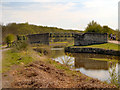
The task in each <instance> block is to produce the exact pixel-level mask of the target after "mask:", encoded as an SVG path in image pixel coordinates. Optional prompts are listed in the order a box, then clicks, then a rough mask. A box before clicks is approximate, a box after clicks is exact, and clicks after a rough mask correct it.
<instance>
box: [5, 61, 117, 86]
mask: <svg viewBox="0 0 120 90" xmlns="http://www.w3.org/2000/svg"><path fill="white" fill-rule="evenodd" d="M76 73H80V72H77V71H76ZM10 74H11V78H12V80H11V84H10V85H8V86H9V87H12V88H115V86H111V85H107V84H104V83H102V82H100V81H99V80H97V79H88V77H87V76H85V75H83V74H81V76H78V75H77V74H67V73H66V72H65V71H64V70H60V69H56V68H55V67H53V66H52V65H51V64H48V63H45V62H43V61H35V62H33V63H31V64H29V65H27V66H24V67H23V68H22V69H20V70H13V71H12V73H9V75H10ZM3 79H4V78H3ZM6 84H7V83H6Z"/></svg>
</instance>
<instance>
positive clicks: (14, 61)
mask: <svg viewBox="0 0 120 90" xmlns="http://www.w3.org/2000/svg"><path fill="white" fill-rule="evenodd" d="M35 60H36V57H35V52H34V51H32V50H28V51H20V52H13V50H8V51H5V52H3V60H2V72H6V71H8V70H10V68H11V66H13V65H26V64H28V63H30V62H32V61H35Z"/></svg>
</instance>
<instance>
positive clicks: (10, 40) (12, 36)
mask: <svg viewBox="0 0 120 90" xmlns="http://www.w3.org/2000/svg"><path fill="white" fill-rule="evenodd" d="M14 40H15V36H14V35H13V34H8V35H7V36H6V38H5V41H6V43H7V47H11V44H12V42H13V41H14Z"/></svg>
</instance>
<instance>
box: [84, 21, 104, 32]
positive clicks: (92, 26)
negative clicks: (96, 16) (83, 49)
mask: <svg viewBox="0 0 120 90" xmlns="http://www.w3.org/2000/svg"><path fill="white" fill-rule="evenodd" d="M85 32H97V33H101V32H102V26H100V25H99V24H97V22H95V21H92V22H90V23H89V24H88V26H87V28H86V30H85Z"/></svg>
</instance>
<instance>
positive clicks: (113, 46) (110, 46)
mask: <svg viewBox="0 0 120 90" xmlns="http://www.w3.org/2000/svg"><path fill="white" fill-rule="evenodd" d="M73 47H76V48H78V47H91V48H102V49H108V50H120V48H119V47H120V45H118V44H114V43H104V44H95V45H87V46H73Z"/></svg>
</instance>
